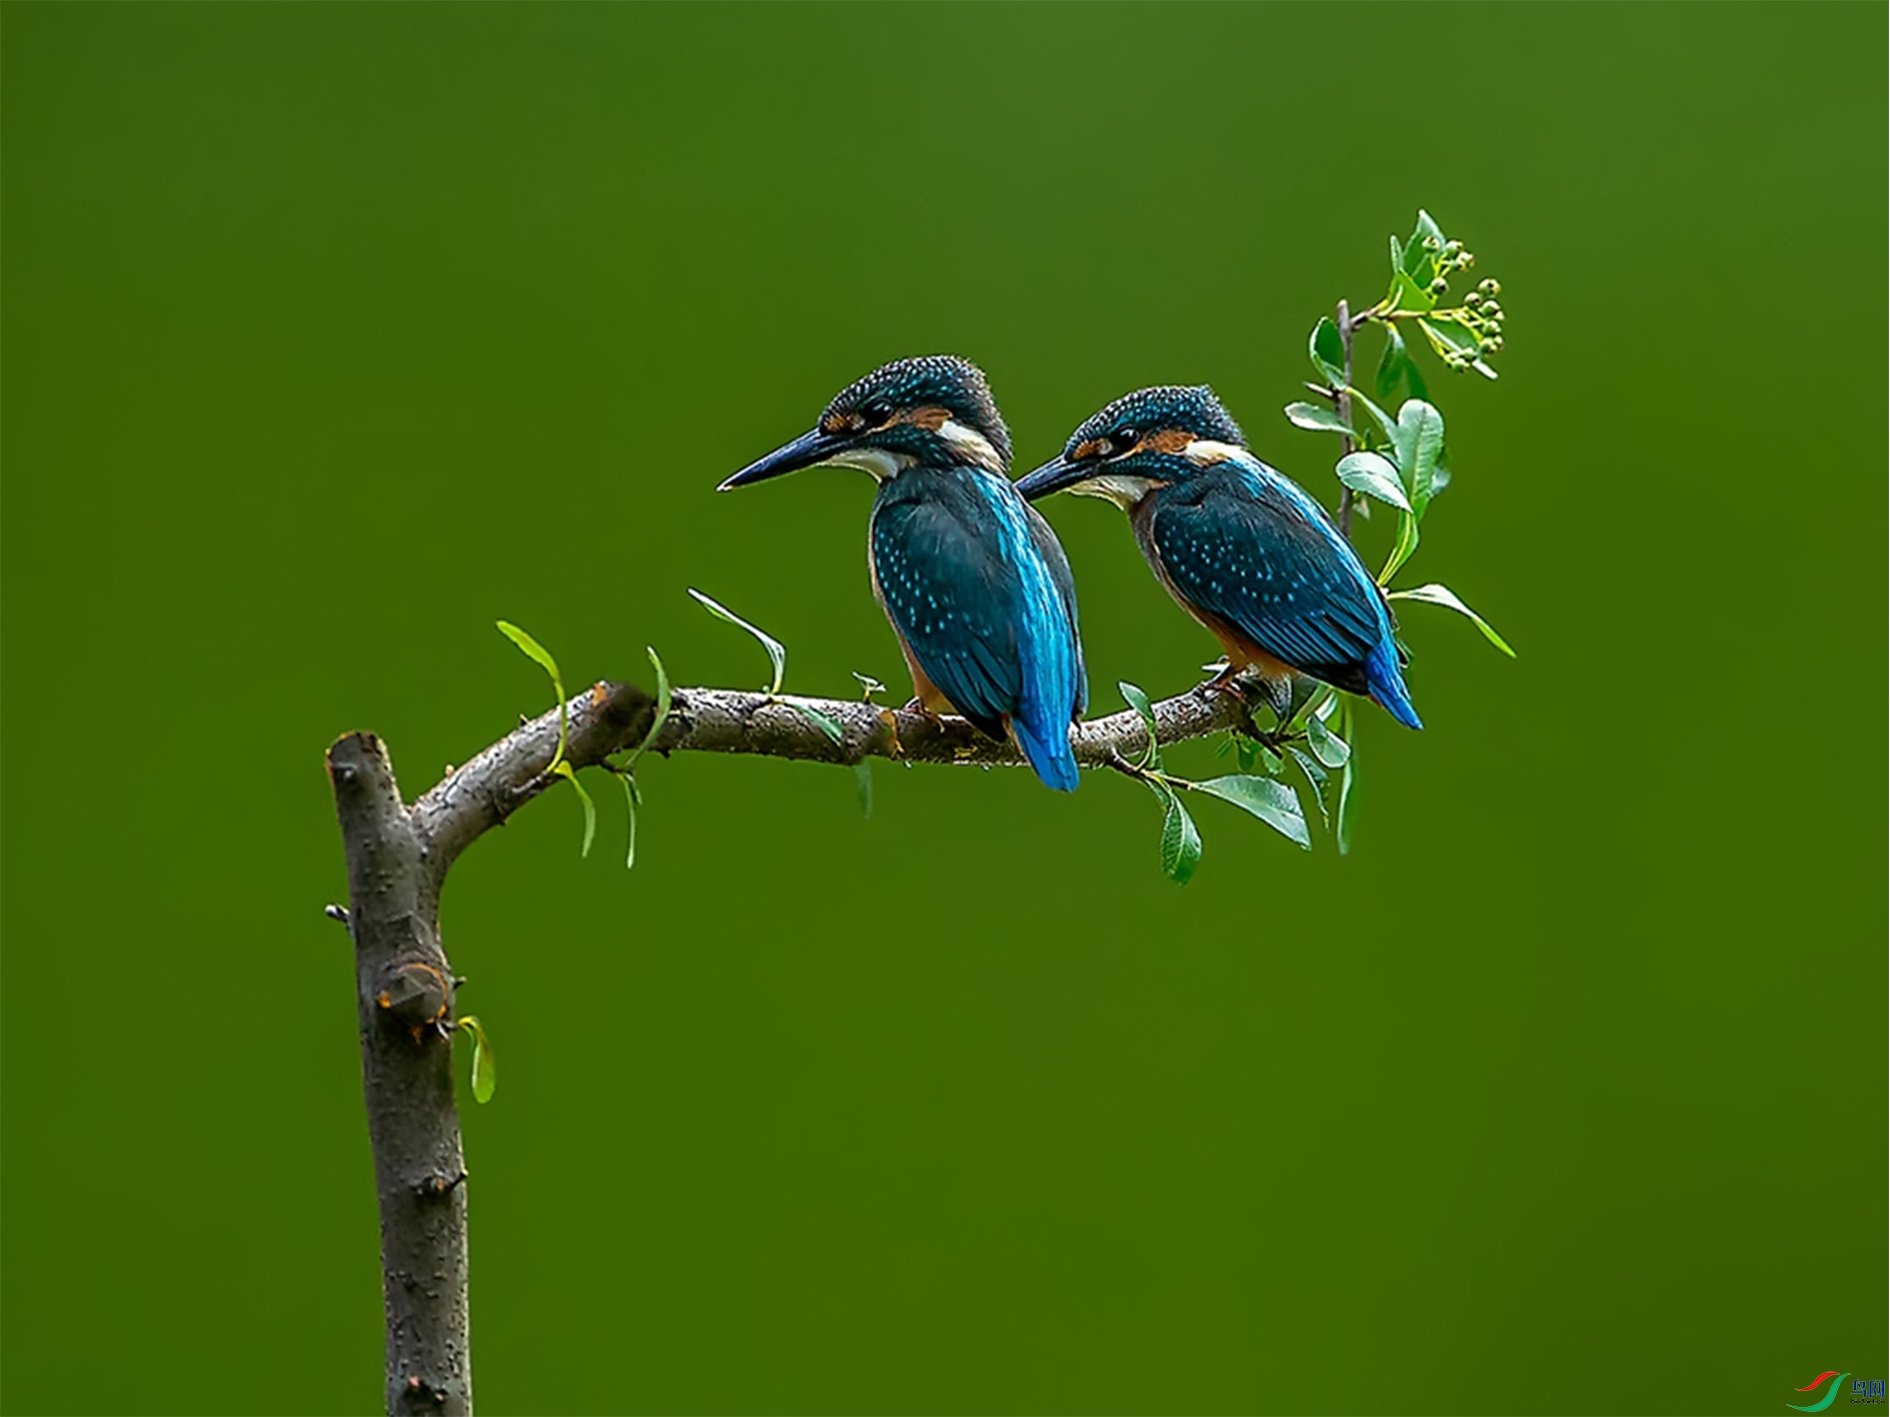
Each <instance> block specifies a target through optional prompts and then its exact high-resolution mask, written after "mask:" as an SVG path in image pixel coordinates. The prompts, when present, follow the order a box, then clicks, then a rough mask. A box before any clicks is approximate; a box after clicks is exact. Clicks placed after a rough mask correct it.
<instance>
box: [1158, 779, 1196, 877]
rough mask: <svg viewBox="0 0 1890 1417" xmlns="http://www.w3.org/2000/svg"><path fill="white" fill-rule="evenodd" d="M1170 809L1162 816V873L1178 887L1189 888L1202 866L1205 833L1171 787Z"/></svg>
mask: <svg viewBox="0 0 1890 1417" xmlns="http://www.w3.org/2000/svg"><path fill="white" fill-rule="evenodd" d="M1161 791H1162V792H1163V793H1164V794H1165V795H1166V797H1167V809H1166V812H1165V813H1164V815H1163V817H1162V873H1163V874H1164V875H1166V876H1167V877H1168V879H1169V880H1171V881H1173V882H1174V883H1175V884H1176V885H1178V886H1185V885H1187V884H1188V881H1189V879H1190V878H1191V877H1192V876H1193V875H1194V868H1195V867H1196V866H1199V865H1200V864H1201V833H1200V832H1199V831H1198V830H1196V829H1195V825H1194V818H1193V817H1191V816H1189V815H1188V809H1187V808H1186V807H1184V806H1182V805H1181V799H1180V798H1179V797H1177V796H1176V795H1175V794H1174V792H1173V791H1171V790H1170V789H1167V788H1163V789H1161Z"/></svg>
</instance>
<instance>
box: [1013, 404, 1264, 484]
mask: <svg viewBox="0 0 1890 1417" xmlns="http://www.w3.org/2000/svg"><path fill="white" fill-rule="evenodd" d="M1246 449H1247V436H1246V434H1244V433H1242V432H1241V431H1240V425H1239V424H1238V423H1236V422H1234V420H1233V418H1232V417H1231V416H1230V415H1229V414H1228V412H1227V410H1226V409H1224V408H1222V407H1221V401H1220V400H1219V399H1217V398H1215V397H1214V390H1212V389H1210V388H1208V387H1207V385H1205V384H1201V385H1197V386H1195V387H1193V388H1184V387H1182V386H1180V385H1162V386H1160V387H1157V388H1152V389H1137V390H1136V391H1135V392H1134V393H1132V394H1124V395H1123V396H1122V397H1121V398H1119V399H1117V400H1116V401H1115V402H1114V403H1112V404H1110V405H1109V406H1108V407H1107V408H1105V409H1103V410H1102V411H1101V412H1100V413H1097V414H1094V415H1092V416H1091V417H1090V418H1089V419H1088V420H1087V421H1086V422H1085V423H1084V424H1083V426H1082V427H1080V428H1078V429H1077V430H1076V431H1075V432H1074V433H1072V434H1070V440H1069V442H1067V443H1065V444H1064V445H1063V451H1062V452H1061V453H1059V454H1058V455H1057V456H1056V457H1054V458H1052V459H1051V460H1050V461H1049V462H1047V463H1045V464H1044V465H1043V466H1042V467H1040V468H1038V469H1037V470H1036V471H1035V472H1033V473H1031V474H1029V475H1028V476H1027V477H1025V478H1024V479H1023V480H1022V481H1020V482H1019V483H1018V484H1017V490H1018V491H1019V492H1021V493H1022V494H1023V495H1024V496H1026V497H1028V498H1031V499H1033V500H1034V499H1036V498H1038V497H1047V496H1049V495H1050V494H1051V493H1052V492H1064V491H1069V492H1074V493H1076V494H1077V495H1078V496H1079V497H1103V498H1107V499H1108V500H1109V501H1111V502H1114V503H1115V504H1116V505H1117V506H1119V507H1122V508H1123V509H1125V510H1127V509H1130V508H1133V507H1134V506H1135V505H1136V504H1137V503H1138V502H1140V501H1141V500H1142V498H1144V497H1146V496H1147V495H1148V494H1149V492H1150V491H1152V490H1153V489H1154V488H1156V487H1161V486H1164V485H1166V484H1167V483H1170V482H1180V481H1183V480H1184V479H1186V478H1188V477H1191V476H1193V475H1194V474H1195V473H1197V472H1199V471H1201V470H1202V469H1203V468H1205V467H1211V466H1212V465H1213V464H1215V463H1217V462H1224V461H1226V459H1227V458H1228V457H1229V456H1231V455H1232V454H1234V453H1237V452H1238V453H1244V452H1245V451H1246Z"/></svg>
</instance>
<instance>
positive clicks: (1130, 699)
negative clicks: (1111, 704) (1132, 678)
mask: <svg viewBox="0 0 1890 1417" xmlns="http://www.w3.org/2000/svg"><path fill="white" fill-rule="evenodd" d="M1116 688H1117V689H1118V690H1119V691H1120V692H1121V694H1122V701H1123V702H1124V703H1126V704H1127V705H1128V706H1129V707H1130V708H1132V709H1134V710H1135V711H1136V713H1137V714H1139V715H1141V719H1142V726H1143V727H1144V728H1145V729H1147V730H1148V752H1147V753H1145V754H1143V756H1142V766H1143V767H1153V768H1157V769H1159V768H1160V767H1161V765H1162V748H1161V744H1160V743H1158V742H1156V741H1155V706H1154V705H1153V704H1151V703H1150V702H1149V701H1148V695H1147V694H1145V693H1143V692H1142V691H1141V689H1140V688H1138V687H1137V686H1136V685H1134V684H1131V683H1129V681H1128V680H1126V679H1124V680H1120V681H1118V682H1117V684H1116Z"/></svg>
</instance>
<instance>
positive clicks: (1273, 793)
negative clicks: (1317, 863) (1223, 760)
mask: <svg viewBox="0 0 1890 1417" xmlns="http://www.w3.org/2000/svg"><path fill="white" fill-rule="evenodd" d="M1190 786H1192V787H1193V788H1194V790H1195V791H1196V792H1205V793H1207V794H1208V796H1210V797H1218V798H1220V799H1221V801H1223V802H1232V803H1233V804H1234V805H1235V806H1236V807H1239V808H1241V809H1243V810H1244V811H1248V812H1251V813H1253V815H1254V816H1256V817H1258V818H1259V819H1260V820H1261V821H1263V822H1265V823H1266V824H1267V825H1268V826H1270V827H1272V828H1273V829H1274V830H1275V831H1276V832H1278V833H1280V835H1281V836H1284V837H1286V838H1287V839H1288V840H1290V841H1296V842H1298V843H1299V844H1300V845H1301V846H1303V847H1305V848H1306V849H1307V850H1309V851H1310V850H1311V849H1312V833H1311V832H1309V831H1308V830H1307V829H1306V814H1305V813H1304V812H1302V811H1301V810H1300V807H1299V799H1298V798H1297V797H1295V796H1294V795H1293V790H1292V789H1291V788H1290V787H1288V786H1287V785H1286V784H1285V783H1283V782H1276V781H1274V780H1273V779H1272V778H1270V777H1251V776H1244V775H1243V776H1237V777H1210V778H1208V779H1207V780H1206V781H1205V782H1196V783H1191V784H1190Z"/></svg>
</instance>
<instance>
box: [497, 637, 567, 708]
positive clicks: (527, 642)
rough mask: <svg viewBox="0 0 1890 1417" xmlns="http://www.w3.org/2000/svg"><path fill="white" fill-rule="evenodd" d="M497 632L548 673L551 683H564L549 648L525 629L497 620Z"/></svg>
mask: <svg viewBox="0 0 1890 1417" xmlns="http://www.w3.org/2000/svg"><path fill="white" fill-rule="evenodd" d="M499 633H500V634H502V635H504V636H505V637H506V638H507V639H508V640H510V641H511V642H512V643H513V644H515V645H517V646H518V647H519V648H520V649H522V650H523V651H525V657H526V658H527V659H530V660H532V661H533V662H534V663H536V664H537V665H538V666H539V667H540V668H541V669H543V670H544V671H545V673H547V674H549V675H550V676H551V682H552V683H554V684H558V685H562V684H563V683H564V679H563V677H562V676H560V675H559V673H558V661H557V660H555V659H553V658H552V657H551V651H550V650H548V649H546V648H545V647H544V646H543V645H541V644H539V643H538V641H537V640H535V639H533V638H532V637H531V636H530V635H528V634H527V633H526V632H525V631H523V630H521V629H519V627H518V626H517V625H514V624H512V623H510V622H509V621H506V620H501V621H499ZM558 697H559V698H563V697H564V695H563V694H562V693H560V694H559V695H558Z"/></svg>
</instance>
